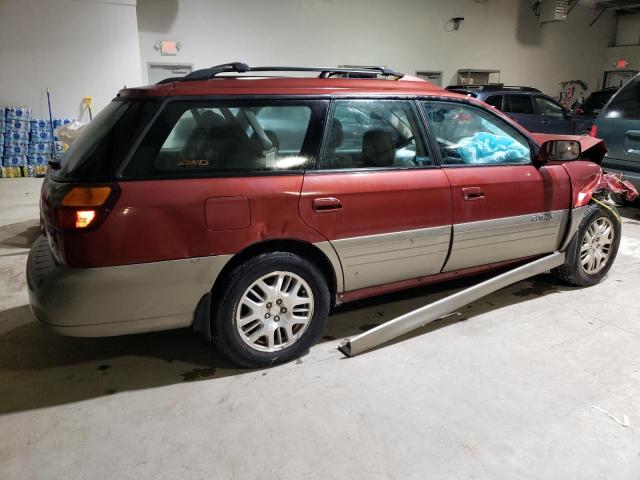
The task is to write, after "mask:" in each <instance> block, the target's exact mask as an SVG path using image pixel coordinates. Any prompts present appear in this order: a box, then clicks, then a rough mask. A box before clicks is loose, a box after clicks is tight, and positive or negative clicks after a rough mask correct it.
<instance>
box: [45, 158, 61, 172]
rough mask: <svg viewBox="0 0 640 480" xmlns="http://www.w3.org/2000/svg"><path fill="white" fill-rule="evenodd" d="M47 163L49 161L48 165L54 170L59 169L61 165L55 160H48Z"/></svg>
mask: <svg viewBox="0 0 640 480" xmlns="http://www.w3.org/2000/svg"><path fill="white" fill-rule="evenodd" d="M48 163H49V166H50V167H51V168H53V169H54V170H60V168H61V167H62V164H61V163H60V162H58V161H57V160H49V162H48Z"/></svg>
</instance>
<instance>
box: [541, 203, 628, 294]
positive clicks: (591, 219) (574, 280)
mask: <svg viewBox="0 0 640 480" xmlns="http://www.w3.org/2000/svg"><path fill="white" fill-rule="evenodd" d="M612 208H614V207H612ZM614 211H615V210H614ZM603 217H604V218H606V219H608V220H609V221H610V222H611V224H612V225H613V232H614V238H613V241H612V243H611V247H610V250H609V256H608V258H607V261H606V263H605V264H604V266H603V267H602V268H601V269H600V270H598V271H597V272H595V273H588V272H587V271H586V270H585V268H584V267H583V265H582V263H581V252H580V250H581V247H582V245H583V242H584V241H585V235H586V234H587V232H588V230H589V227H590V226H591V225H592V224H594V223H595V222H597V221H599V220H600V219H602V218H603ZM621 232H622V229H621V225H620V220H619V219H618V217H616V214H614V213H613V212H612V211H610V210H609V209H607V208H604V207H602V206H600V205H597V204H591V205H589V207H588V208H587V212H586V214H585V216H584V218H583V219H582V222H580V226H579V227H578V231H577V232H576V234H575V236H574V237H573V240H571V243H569V246H568V247H567V251H566V254H567V257H566V260H565V263H564V265H562V266H561V267H558V268H556V269H554V270H552V272H551V273H553V274H554V275H555V276H556V277H558V278H559V279H560V280H562V281H563V282H564V283H567V284H569V285H573V286H577V287H589V286H591V285H595V284H596V283H598V282H600V280H602V279H603V278H604V276H605V275H606V274H607V272H608V271H609V269H610V268H611V265H613V262H614V260H615V258H616V255H617V254H618V247H619V246H620V236H621Z"/></svg>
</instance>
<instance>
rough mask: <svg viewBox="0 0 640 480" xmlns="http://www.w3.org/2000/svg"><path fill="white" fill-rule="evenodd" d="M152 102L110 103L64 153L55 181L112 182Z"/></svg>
mask: <svg viewBox="0 0 640 480" xmlns="http://www.w3.org/2000/svg"><path fill="white" fill-rule="evenodd" d="M158 104H159V102H158V101H156V100H144V101H142V100H141V101H137V100H120V99H118V100H114V101H112V102H111V103H110V104H109V105H107V106H106V107H105V108H104V109H103V110H102V111H101V112H100V113H99V114H98V115H96V117H95V118H94V119H93V121H92V122H91V123H89V124H88V125H87V126H86V127H84V128H83V130H82V131H81V134H80V135H79V136H78V138H77V139H76V140H75V141H74V142H73V144H72V145H71V147H70V148H69V150H68V151H67V152H66V153H65V156H64V161H63V162H62V167H61V168H60V169H59V170H52V174H51V176H52V177H53V178H54V179H56V180H74V181H105V180H109V179H112V178H113V176H114V174H115V172H116V170H117V168H118V166H119V165H120V164H121V163H122V161H123V160H124V158H125V156H126V155H127V153H128V151H129V149H130V148H131V145H132V144H133V142H134V140H135V139H136V137H137V136H138V135H139V133H140V132H141V131H142V129H143V128H144V127H145V125H146V124H147V123H148V121H149V119H150V118H151V116H152V114H153V112H154V111H155V110H156V108H157V107H158Z"/></svg>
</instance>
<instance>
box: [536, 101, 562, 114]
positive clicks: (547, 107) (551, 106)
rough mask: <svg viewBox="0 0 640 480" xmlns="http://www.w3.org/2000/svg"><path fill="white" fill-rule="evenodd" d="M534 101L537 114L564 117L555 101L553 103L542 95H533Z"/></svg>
mask: <svg viewBox="0 0 640 480" xmlns="http://www.w3.org/2000/svg"><path fill="white" fill-rule="evenodd" d="M535 102H536V112H537V113H538V114H539V115H546V116H549V117H558V118H564V110H563V109H562V107H561V106H560V105H558V104H557V103H554V102H552V101H551V100H548V99H546V98H544V97H535Z"/></svg>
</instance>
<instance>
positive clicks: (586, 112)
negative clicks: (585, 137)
mask: <svg viewBox="0 0 640 480" xmlns="http://www.w3.org/2000/svg"><path fill="white" fill-rule="evenodd" d="M617 91H618V87H612V88H603V89H602V90H596V91H595V92H592V93H591V95H589V96H588V97H587V99H586V100H585V101H584V103H583V104H582V105H580V106H578V107H576V109H575V112H574V113H575V122H576V126H575V133H576V134H583V133H589V131H590V130H591V127H592V126H593V122H595V120H596V117H597V116H598V114H599V113H600V112H601V111H602V109H603V108H604V106H605V105H606V104H607V102H608V101H609V100H610V99H611V97H612V96H613V94H614V93H616V92H617Z"/></svg>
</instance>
